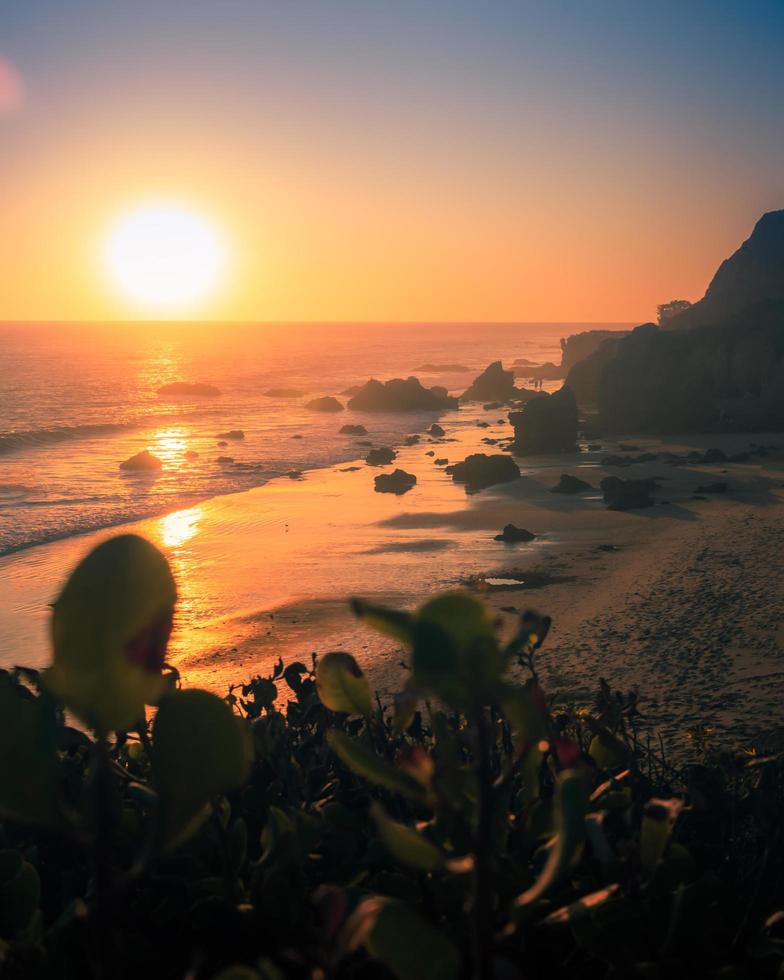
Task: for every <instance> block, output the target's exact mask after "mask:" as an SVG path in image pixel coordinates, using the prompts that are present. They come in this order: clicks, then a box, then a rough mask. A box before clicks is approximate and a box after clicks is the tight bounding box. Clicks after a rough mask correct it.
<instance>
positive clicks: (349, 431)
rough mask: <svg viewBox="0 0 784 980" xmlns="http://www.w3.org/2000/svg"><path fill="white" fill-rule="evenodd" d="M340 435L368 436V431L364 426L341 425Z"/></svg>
mask: <svg viewBox="0 0 784 980" xmlns="http://www.w3.org/2000/svg"><path fill="white" fill-rule="evenodd" d="M338 433H339V434H340V435H342V436H366V435H367V429H366V428H365V426H364V425H350V424H348V425H341V427H340V429H338Z"/></svg>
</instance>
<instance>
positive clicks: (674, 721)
mask: <svg viewBox="0 0 784 980" xmlns="http://www.w3.org/2000/svg"><path fill="white" fill-rule="evenodd" d="M503 414H504V413H502V412H501V413H498V412H490V413H488V412H484V411H483V410H482V409H481V407H478V409H477V408H474V407H469V408H465V407H464V408H462V409H461V410H460V412H459V413H452V414H451V415H450V416H449V417H448V418H447V419H446V420H444V421H443V424H444V426H445V428H446V429H447V432H446V437H445V439H444V440H438V441H431V440H430V438H429V437H427V436H425V435H422V436H421V441H420V442H419V443H418V444H417V445H414V446H410V447H405V448H403V449H400V450H399V453H398V458H397V460H396V461H395V463H394V464H393V466H392V467H385V468H383V469H378V468H373V467H368V466H366V465H365V464H364V463H363V462H361V461H358V462H357V463H356V464H342V465H340V466H336V467H332V468H328V469H323V470H315V471H311V472H307V473H305V474H304V478H303V479H302V480H288V479H281V480H276V481H273V482H271V483H269V484H268V485H266V486H264V487H261V488H259V489H257V490H252V491H249V492H246V493H241V494H235V495H231V496H226V497H222V498H216V499H214V500H211V501H208V502H206V503H204V504H200V505H198V506H196V507H191V508H188V509H187V510H184V511H177V512H174V513H172V514H169V515H167V516H165V517H163V518H157V519H155V520H149V521H143V522H140V523H138V524H134V525H130V526H129V528H128V529H131V530H134V531H137V532H138V533H142V534H144V535H146V536H148V537H150V538H151V539H152V540H154V541H155V542H156V543H158V544H159V545H160V546H161V547H163V549H164V550H165V551H166V553H167V554H168V555H169V558H170V560H171V561H172V564H173V567H174V569H175V574H176V576H177V580H178V585H179V590H180V596H181V600H180V604H179V611H178V618H177V624H176V630H175V633H174V637H173V641H172V648H171V659H172V660H173V662H174V663H175V664H176V665H177V666H178V667H179V669H180V670H181V672H182V675H183V679H184V682H185V683H187V684H189V685H197V684H198V685H204V686H207V687H210V688H212V689H214V690H217V691H225V689H226V688H227V687H228V685H229V683H232V682H237V681H241V680H243V679H244V678H246V677H248V676H250V675H252V674H255V673H264V672H266V671H267V670H269V669H270V667H271V665H272V664H273V663H274V661H275V660H276V659H277V658H278V657H279V656H282V657H283V658H284V660H290V659H295V658H296V659H307V658H309V656H310V654H311V652H312V651H316V650H318V651H321V652H324V651H326V650H328V649H340V648H342V649H348V650H350V651H351V652H354V653H355V654H356V655H357V656H358V657H359V659H360V660H361V662H362V663H363V665H364V666H365V667H366V669H367V670H368V673H369V675H370V677H371V680H372V682H373V684H374V685H375V686H376V687H377V688H378V690H379V692H380V694H381V695H382V697H384V696H385V695H389V694H390V693H391V691H393V690H394V689H395V688H396V686H397V684H398V682H399V678H400V673H401V668H400V661H401V658H402V652H401V651H400V650H399V649H397V648H396V646H395V644H394V643H392V642H390V641H388V640H386V639H384V638H380V637H378V636H376V635H375V634H373V633H372V632H371V631H369V630H367V629H366V628H364V627H363V626H362V625H361V624H358V623H357V622H356V621H355V620H354V619H353V617H352V616H351V614H350V612H349V610H348V607H347V604H346V599H347V598H348V597H349V596H352V595H362V596H365V597H367V598H372V599H374V600H376V601H383V602H389V603H393V604H399V605H402V606H406V607H413V606H415V605H416V604H418V603H419V602H420V601H421V600H422V599H423V598H424V597H425V596H427V595H428V594H430V593H432V592H435V591H438V590H441V589H445V588H455V587H458V586H463V585H464V586H467V587H469V588H472V589H476V590H477V591H478V592H480V593H481V594H482V595H484V596H485V597H486V598H487V600H488V601H489V602H490V603H491V604H492V605H493V606H494V607H495V608H496V609H497V610H498V611H499V617H500V618H501V619H502V621H503V622H504V624H505V628H508V629H511V628H512V625H513V622H514V615H513V614H511V613H509V612H504V611H502V610H503V609H509V608H510V607H514V608H515V609H516V610H518V611H522V610H523V609H525V608H528V607H533V608H537V609H539V610H541V611H542V612H547V613H549V614H550V615H551V616H552V617H553V619H554V625H553V630H552V632H551V635H550V638H549V639H548V642H547V644H546V646H545V648H544V649H543V651H542V654H541V667H542V676H543V679H544V681H545V683H546V684H547V686H548V688H549V689H551V690H555V689H557V690H559V691H560V692H562V693H563V696H564V697H565V698H567V699H569V698H574V699H576V700H580V701H584V700H587V699H589V698H590V696H591V692H592V690H593V689H594V687H595V685H596V681H597V679H598V677H600V676H604V677H606V678H607V679H608V680H609V681H610V682H611V683H612V684H613V685H616V686H619V687H622V688H625V689H628V688H632V687H638V688H639V690H640V692H641V695H642V710H643V712H644V713H645V715H646V720H647V721H648V723H649V724H650V725H651V726H652V727H653V728H654V729H656V730H660V731H662V733H663V734H664V736H665V737H666V738H667V739H668V741H670V743H671V744H673V745H674V746H675V747H676V750H677V747H678V746H680V747H681V748H683V747H684V746H685V745H686V734H685V733H686V729H687V728H688V727H689V726H691V725H694V724H703V725H709V726H712V727H713V728H714V729H715V735H714V738H715V740H716V741H717V743H732V744H743V743H745V742H747V741H748V740H749V739H750V738H751V737H752V736H753V735H755V734H756V733H758V732H759V731H761V730H765V729H768V728H770V727H772V726H773V725H774V724H775V723H776V721H777V719H778V717H779V716H780V714H781V709H782V706H783V702H784V696H782V691H781V689H780V686H779V682H780V680H781V677H780V675H781V674H782V672H784V627H782V625H781V620H780V610H781V608H782V605H781V599H782V590H783V589H784V586H782V584H781V575H780V572H781V570H782V567H781V566H782V559H781V555H782V547H783V546H784V521H783V520H782V518H783V517H784V512H783V511H782V508H783V507H784V489H783V486H784V484H783V482H782V481H783V479H784V455H782V454H781V453H779V452H774V453H771V455H769V456H768V457H766V458H764V459H757V458H756V457H754V458H753V459H752V461H750V462H748V463H738V464H719V465H716V466H706V465H697V466H677V467H675V466H670V465H666V464H664V463H660V462H651V463H645V464H635V465H634V466H632V467H630V468H624V469H622V470H618V469H602V468H601V466H600V465H599V464H600V460H601V459H602V457H604V456H605V455H607V453H610V452H615V451H617V446H616V445H614V444H613V443H611V442H604V443H603V447H602V449H601V450H600V451H593V452H588V451H585V450H584V451H583V452H581V453H580V454H579V455H569V456H555V457H545V458H537V459H535V460H534V459H530V460H518V462H519V463H520V465H521V469H522V471H523V478H522V479H521V480H518V481H515V482H513V483H510V484H505V485H502V486H498V487H494V488H491V489H489V490H486V491H483V492H481V493H479V494H476V495H473V496H469V495H467V494H466V493H465V490H464V488H463V487H462V486H459V485H456V484H454V483H453V482H452V480H451V479H450V478H449V476H448V475H447V474H445V473H444V472H443V467H441V466H436V465H435V463H434V460H435V459H436V458H448V459H449V460H450V462H454V461H457V460H461V459H463V458H464V457H465V456H466V455H467V454H468V453H469V452H475V451H486V452H495V451H497V450H496V449H495V448H494V447H492V446H488V445H486V444H483V443H482V439H485V438H491V439H498V438H504V437H506V436H508V435H510V434H511V432H510V427H509V426H508V424H499V421H498V420H499V419H500V418H502V416H503ZM479 421H481V422H487V423H489V427H488V428H480V427H478V426H477V424H476V423H477V422H479ZM369 438H372V433H371V436H370V437H369ZM754 441H757V442H764V443H765V444H779V445H782V446H784V437H782V436H779V435H773V434H768V435H765V436H763V437H760V436H757V437H755V436H743V435H738V436H731V437H730V436H723V437H707V436H703V437H690V438H689V439H688V440H672V439H671V440H668V441H667V443H666V446H665V444H663V443H661V442H657V441H654V440H642V441H640V440H635V443H636V444H637V445H639V446H640V449H641V450H645V451H648V450H650V451H656V450H658V449H660V448H666V449H669V450H676V451H682V450H686V449H691V448H698V449H705V448H707V447H709V446H715V447H719V448H723V449H725V450H726V451H727V452H735V451H738V450H740V449H743V448H747V447H748V444H749V443H750V442H754ZM429 452H433V453H434V455H433V456H429V455H427V453H429ZM394 467H400V468H402V469H404V470H406V471H408V472H412V473H414V474H415V475H416V476H417V478H418V483H417V486H416V487H415V488H414V489H413V490H412V491H411V492H409V493H407V494H405V495H403V496H400V497H396V496H394V495H390V494H379V493H375V492H374V490H373V477H374V476H375V475H377V474H378V473H379V472H389V471H390V469H392V468H394ZM562 472H569V473H574V474H579V475H580V476H581V477H582V478H583V479H586V480H587V481H588V482H589V483H591V484H592V485H593V486H594V487H597V488H598V484H599V481H600V479H601V478H602V477H603V476H605V475H608V474H611V473H612V474H616V475H620V476H622V477H624V478H627V477H642V476H646V477H647V476H656V477H659V478H660V479H661V489H660V490H659V491H658V492H657V493H656V494H655V498H656V499H657V501H658V502H657V505H656V506H655V507H653V508H649V509H645V510H639V511H629V512H612V511H608V510H607V509H606V508H605V506H604V504H603V502H602V499H601V493H600V491H599V490H598V489H595V490H593V491H588V492H585V493H583V494H579V495H574V496H571V495H559V494H553V493H550V487H552V486H553V485H554V484H555V483H557V481H558V477H559V476H560V474H561V473H562ZM717 480H722V481H726V482H727V483H728V484H729V490H728V492H727V493H726V494H723V495H715V496H710V498H709V499H706V500H695V499H693V495H694V490H695V488H696V487H697V486H698V485H699V484H705V483H711V482H715V481H717ZM706 496H707V495H706ZM665 500H666V501H669V502H668V503H661V501H665ZM509 522H513V523H514V524H516V525H518V526H520V527H525V528H528V529H529V530H531V531H532V532H533V533H534V534H536V539H535V540H534V541H532V542H530V543H528V544H516V545H506V544H503V543H500V542H496V541H494V540H493V536H494V535H495V534H496V533H498V532H499V531H500V530H501V528H502V527H503V526H504V525H505V524H507V523H509ZM118 530H119V529H117V528H115V529H113V531H112V532H111V533H117V532H118ZM107 536H108V533H107V532H102V533H100V534H92V535H85V536H82V537H79V538H72V539H68V540H66V541H61V542H55V543H53V544H50V545H44V546H41V547H38V548H33V549H30V550H29V551H26V552H22V553H20V554H18V555H11V556H8V557H7V558H4V559H0V580H2V581H3V583H4V588H3V589H2V591H1V592H0V650H2V651H3V653H2V655H0V664H2V665H8V664H11V663H19V662H24V663H32V664H41V663H44V662H45V661H46V646H47V641H46V631H47V623H48V606H47V603H49V602H50V601H51V599H52V598H53V596H54V595H55V594H56V592H57V589H58V586H59V583H60V582H61V581H62V579H63V577H64V575H65V574H66V572H67V570H68V568H70V567H71V566H72V565H73V564H74V563H75V562H76V561H77V560H78V559H79V557H80V556H81V555H82V554H84V553H85V552H86V551H87V550H88V549H89V548H90V547H92V546H93V545H94V544H95V543H96V542H97V541H99V540H102V539H103V538H105V537H107ZM610 549H612V550H610ZM510 574H511V575H512V576H514V575H518V576H519V578H520V579H521V581H520V582H519V583H516V584H515V586H514V587H511V588H506V587H504V588H493V587H491V586H488V585H487V583H486V579H487V578H494V577H495V578H504V577H508V576H509V575H510Z"/></svg>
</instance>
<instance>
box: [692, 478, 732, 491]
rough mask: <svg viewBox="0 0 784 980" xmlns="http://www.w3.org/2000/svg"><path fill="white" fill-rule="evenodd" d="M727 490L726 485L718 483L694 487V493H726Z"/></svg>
mask: <svg viewBox="0 0 784 980" xmlns="http://www.w3.org/2000/svg"><path fill="white" fill-rule="evenodd" d="M727 490H728V486H727V484H726V483H723V482H721V481H720V482H718V483H706V484H704V485H703V486H699V487H696V488H695V490H694V492H695V493H726V492H727Z"/></svg>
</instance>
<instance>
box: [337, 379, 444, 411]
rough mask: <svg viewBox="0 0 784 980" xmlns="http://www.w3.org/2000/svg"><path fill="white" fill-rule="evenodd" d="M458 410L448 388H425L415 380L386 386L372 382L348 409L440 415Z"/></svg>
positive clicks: (389, 382) (361, 390)
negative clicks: (438, 412) (433, 413)
mask: <svg viewBox="0 0 784 980" xmlns="http://www.w3.org/2000/svg"><path fill="white" fill-rule="evenodd" d="M457 406H458V402H457V399H456V398H452V397H450V395H449V393H448V392H447V390H446V388H439V387H435V388H424V387H423V386H422V385H421V384H420V382H419V380H418V379H417V378H414V377H411V378H406V379H405V380H403V379H402V378H393V379H392V380H391V381H387V382H384V383H382V382H381V381H376V380H375V378H371V380H370V381H368V383H367V384H365V385H363V386H362V387H361V388H360V389H359V391H358V392H357V393H356V395H354V397H353V398H351V399H350V400H349V403H348V407H349V408H351V409H354V410H355V411H362V412H416V411H441V410H443V409H447V408H457Z"/></svg>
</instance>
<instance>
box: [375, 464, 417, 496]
mask: <svg viewBox="0 0 784 980" xmlns="http://www.w3.org/2000/svg"><path fill="white" fill-rule="evenodd" d="M416 481H417V478H416V477H415V476H414V474H413V473H406V471H405V470H393V471H392V472H391V473H379V475H378V476H377V477H375V479H374V481H373V482H374V483H375V485H376V493H394V494H397V495H398V496H400V495H401V494H403V493H408V491H409V490H410V489H411V488H412V487H414V486H416Z"/></svg>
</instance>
